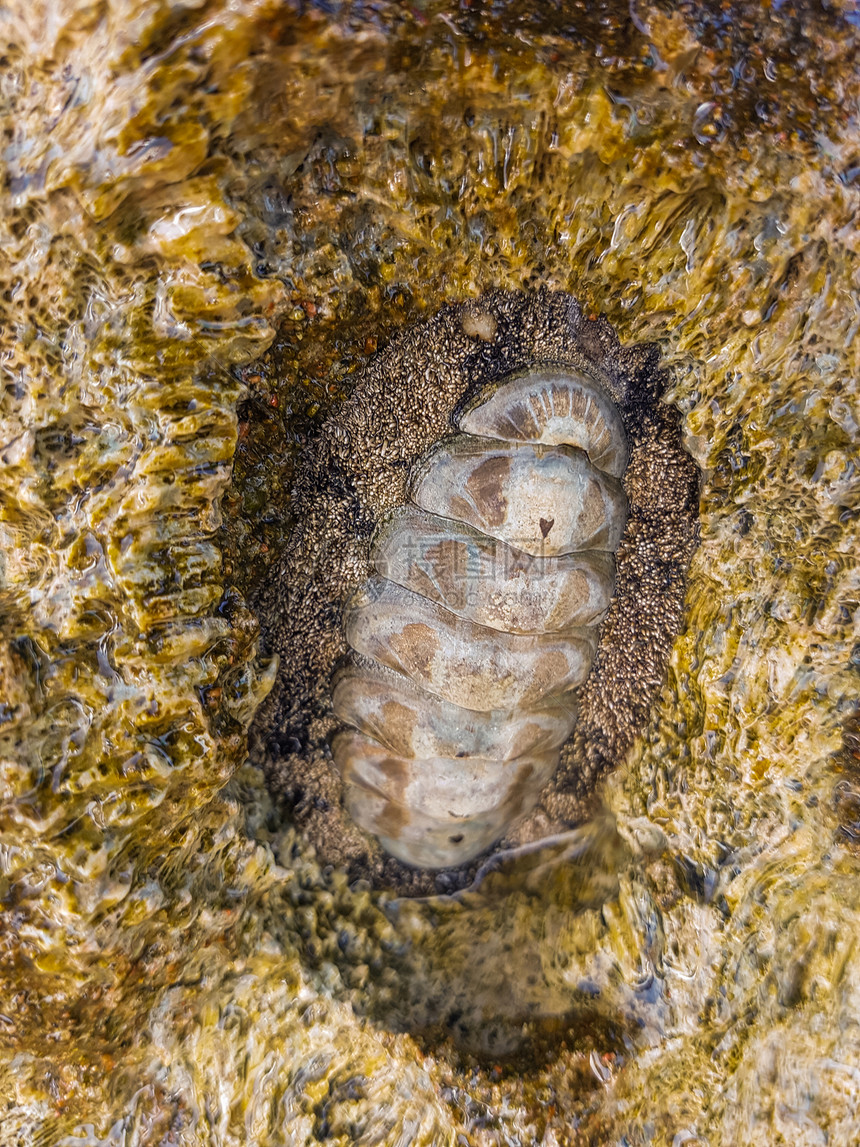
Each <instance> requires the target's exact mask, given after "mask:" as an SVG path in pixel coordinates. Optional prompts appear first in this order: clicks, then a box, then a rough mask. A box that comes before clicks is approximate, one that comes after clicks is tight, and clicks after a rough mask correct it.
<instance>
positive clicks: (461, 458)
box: [252, 290, 698, 896]
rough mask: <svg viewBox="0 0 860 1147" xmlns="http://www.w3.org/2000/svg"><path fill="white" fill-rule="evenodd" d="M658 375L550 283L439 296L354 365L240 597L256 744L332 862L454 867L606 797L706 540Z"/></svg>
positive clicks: (413, 876)
mask: <svg viewBox="0 0 860 1147" xmlns="http://www.w3.org/2000/svg"><path fill="white" fill-rule="evenodd" d="M667 381H668V380H667V376H666V375H665V374H664V372H663V371H662V370H661V369H660V365H659V354H658V352H657V349H656V347H653V346H647V345H634V346H628V347H625V346H622V345H621V344H620V342H619V340H618V337H617V335H616V333H615V332H614V330H613V329H612V327H611V326H610V324H609V323H608V322H607V321H606V320H605V319H602V318H594V317H591V316H590V315H589V314H588V313H587V312H585V311H584V310H583V309H582V307H581V306H580V305H579V303H578V302H577V300H576V299H575V298H574V297H573V296H571V295H569V294H567V293H565V292H562V291H548V290H537V291H522V292H517V291H491V292H489V293H487V294H486V295H484V296H483V297H482V298H480V299H475V300H471V301H468V302H463V303H457V304H452V305H450V306H446V307H443V308H442V309H441V310H440V311H439V312H438V313H437V314H436V315H434V316H432V317H431V318H429V319H428V320H427V321H426V322H424V323H419V324H416V325H415V326H412V327H410V328H408V329H406V330H404V331H402V332H401V333H400V334H398V335H397V336H396V337H395V338H393V339H392V340H391V342H390V343H389V344H388V345H387V346H386V347H384V348H383V349H382V350H380V351H378V352H377V353H376V354H374V355H373V356H371V357H370V358H369V359H367V360H366V361H365V362H364V363H363V364H362V365H361V367H360V369H359V370H358V371H357V372H356V374H355V376H354V377H353V378H352V380H351V381H350V389H349V393H348V394H347V395H346V396H345V397H344V398H343V399H342V400H341V402H340V403H339V404H338V405H337V407H336V408H335V409H333V410H332V412H331V413H330V414H329V416H328V418H327V419H326V420H325V422H324V423H323V424H322V425H321V426H320V427H319V429H318V432H317V433H315V434H314V435H313V436H312V437H311V438H310V439H309V441H308V442H307V445H306V447H305V448H304V449H303V451H302V452H301V455H300V457H299V460H298V462H297V467H296V478H295V482H294V485H293V488H292V491H291V496H290V512H291V517H292V522H293V525H292V528H291V530H290V533H289V537H288V540H287V544H286V546H285V548H284V551H283V553H282V555H281V557H280V558H279V560H278V562H277V564H276V566H275V567H274V571H273V576H272V578H271V579H270V580H269V581H267V582H266V584H265V585H264V586H263V587H262V591H261V593H260V595H259V596H258V597H257V599H256V600H255V601H254V608H255V610H256V611H257V613H258V614H259V616H260V618H261V623H262V625H263V631H264V634H265V640H266V647H267V649H269V650H271V651H272V652H276V653H278V654H279V655H280V659H281V668H280V673H279V677H278V681H277V683H276V686H275V688H274V690H273V692H272V694H271V696H270V698H269V700H268V701H267V702H265V703H264V705H263V707H262V709H261V711H260V714H259V715H258V719H257V722H256V725H255V728H254V730H252V737H253V740H252V758H253V759H254V760H257V761H259V763H260V764H261V765H262V766H263V768H264V769H265V772H266V777H267V783H268V784H269V787H270V790H271V792H272V793H273V795H274V796H275V797H276V799H277V800H278V801H279V802H280V803H281V804H282V807H283V808H284V810H285V811H287V812H288V813H289V815H290V817H291V819H292V821H293V822H294V823H295V825H296V827H297V829H298V830H299V832H300V833H301V834H302V835H303V837H304V838H305V839H307V840H308V841H310V842H311V843H312V844H313V846H314V847H315V849H316V851H317V854H318V856H319V857H320V858H321V859H323V860H324V861H325V862H326V863H330V864H333V865H337V866H342V867H343V868H345V869H346V870H347V872H348V873H349V874H350V876H351V877H352V878H353V879H357V878H361V879H367V880H368V881H369V882H370V883H371V884H372V885H373V886H375V887H377V888H379V889H384V890H385V891H386V892H388V893H391V892H394V893H395V894H398V895H403V896H421V895H426V894H430V893H433V892H439V891H442V892H454V891H456V890H458V889H466V888H469V887H473V886H474V885H475V881H478V882H483V881H485V879H486V877H485V876H483V875H481V874H482V873H484V872H485V871H486V865H487V864H488V863H489V862H490V859H492V858H494V859H501V858H502V857H508V858H510V859H511V861H512V862H513V863H515V864H518V863H519V861H518V860H517V858H518V857H522V856H525V855H526V853H527V852H528V851H529V850H530V849H532V848H533V847H534V846H539V845H540V842H542V841H545V840H547V839H550V838H554V837H556V836H558V834H566V833H569V832H571V831H574V830H576V829H577V826H581V825H583V824H584V823H585V822H587V821H588V820H590V819H591V818H593V817H594V816H595V815H597V814H598V813H599V810H600V781H601V780H602V778H604V777H605V776H606V775H607V774H608V773H609V772H610V771H611V770H612V769H614V768H617V767H618V766H619V765H620V764H621V763H622V761H623V760H624V759H625V755H626V754H627V752H628V750H629V749H630V747H631V746H632V744H633V742H634V740H635V738H636V736H637V734H638V733H639V732H640V731H641V730H642V728H643V725H644V723H645V721H646V720H647V717H648V714H649V711H650V706H651V704H652V702H653V700H654V698H655V697H656V695H657V692H658V690H659V689H660V687H661V685H662V683H663V681H664V679H665V669H666V663H667V659H668V656H669V652H670V650H671V647H672V642H673V640H674V637H675V635H676V634H677V633H678V630H679V626H680V624H681V619H682V610H683V600H684V588H685V574H686V569H687V566H688V563H689V560H690V556H691V554H692V552H693V549H694V548H695V545H696V541H697V507H698V473H697V471H696V468H695V465H694V464H693V463H692V460H691V459H690V458H689V456H688V455H687V454H686V452H685V451H684V449H683V444H682V441H681V434H680V418H679V415H678V412H677V411H675V410H674V409H673V408H672V407H670V406H667V405H665V404H663V403H662V402H660V395H661V393H662V392H663V389H664V387H665V385H666V383H667ZM380 844H381V846H382V847H380ZM521 850H524V851H521ZM529 855H530V853H529ZM485 857H486V859H485ZM470 858H471V859H470Z"/></svg>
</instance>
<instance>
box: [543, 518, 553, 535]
mask: <svg viewBox="0 0 860 1147" xmlns="http://www.w3.org/2000/svg"><path fill="white" fill-rule="evenodd" d="M554 525H555V518H550V519H549V521H547V519H546V518H541V520H540V532H541V535H542V536H543V537H544V538H545V537H546V536H547V534H548V533H549V532H550V530H551V529H552V528H553V526H554Z"/></svg>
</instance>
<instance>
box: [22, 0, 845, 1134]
mask: <svg viewBox="0 0 860 1147" xmlns="http://www.w3.org/2000/svg"><path fill="white" fill-rule="evenodd" d="M730 15H731V19H729V18H728V17H727V14H726V12H725V10H724V8H723V7H720V6H719V5H715V4H697V5H687V6H683V7H681V8H678V7H677V6H672V5H665V4H656V5H650V6H644V5H642V4H639V3H634V4H633V5H632V6H631V4H629V3H627V2H624V3H619V4H610V5H604V6H600V7H594V8H591V9H588V8H587V7H586V6H582V5H578V4H570V5H562V6H546V5H537V4H534V3H531V2H530V0H513V2H512V3H510V4H495V5H492V6H490V5H486V4H480V3H473V4H463V5H460V6H459V7H454V6H451V5H447V4H441V3H436V2H435V0H433V2H430V3H426V4H424V3H418V4H415V5H413V6H404V5H401V4H399V3H398V4H395V3H392V4H388V3H376V4H363V3H362V4H338V3H332V4H314V5H306V6H291V5H283V4H274V3H265V2H258V3H254V2H248V3H244V2H243V3H234V4H230V5H227V4H224V3H222V2H220V0H206V2H204V3H202V4H195V5H192V6H186V7H181V6H180V7H177V6H176V5H172V6H171V5H155V6H153V5H151V4H139V3H134V2H130V0H128V2H119V0H118V2H117V3H111V4H107V5H99V6H95V7H94V6H92V5H83V4H73V5H66V6H63V8H62V11H60V10H59V9H58V8H57V6H51V5H40V4H29V5H24V4H23V3H14V4H12V5H9V6H7V12H6V23H5V25H4V27H5V30H6V36H5V43H4V63H3V84H2V92H0V115H2V119H3V128H4V132H5V143H4V152H3V163H4V175H5V179H4V182H3V187H2V192H0V194H2V212H0V217H2V222H0V227H2V234H3V240H2V245H0V274H2V281H3V288H2V304H0V305H2V309H3V326H4V344H3V382H4V391H3V396H2V404H0V414H2V440H0V454H2V462H3V465H2V467H0V486H2V494H3V509H2V515H0V518H2V520H0V530H2V547H0V549H2V568H0V574H2V589H0V616H2V619H3V632H2V643H0V691H2V692H0V758H2V770H0V781H2V810H3V811H2V815H3V822H2V835H3V849H2V865H3V867H2V874H0V896H2V906H3V918H4V930H3V937H2V940H3V943H2V968H0V974H2V995H3V1000H4V1003H3V1007H2V1009H0V1011H2V1017H3V1018H2V1020H0V1040H2V1046H3V1049H4V1053H3V1062H2V1075H0V1078H2V1080H3V1083H2V1096H3V1101H4V1102H3V1105H2V1115H0V1140H3V1141H4V1142H6V1141H9V1142H11V1143H16V1144H17V1143H21V1144H28V1143H39V1142H45V1141H46V1137H47V1138H48V1139H50V1141H52V1142H56V1143H63V1144H78V1145H80V1144H83V1143H111V1142H117V1141H119V1140H120V1139H122V1138H123V1137H124V1138H125V1139H126V1141H128V1142H133V1141H134V1140H135V1138H136V1139H137V1140H138V1141H140V1142H143V1141H149V1142H163V1143H169V1142H175V1141H178V1140H184V1141H185V1142H188V1143H206V1142H209V1141H211V1139H212V1138H213V1136H215V1137H218V1138H219V1139H220V1141H222V1142H224V1143H236V1144H244V1143H247V1142H257V1143H261V1144H262V1143H272V1144H275V1143H283V1142H284V1140H285V1137H287V1136H290V1135H291V1136H292V1138H293V1141H294V1142H297V1143H315V1142H322V1141H326V1142H332V1141H335V1142H341V1143H347V1142H365V1143H379V1142H391V1143H396V1142H428V1143H430V1142H449V1141H452V1142H453V1141H456V1139H457V1136H458V1135H459V1136H468V1138H469V1140H470V1141H471V1142H473V1143H475V1144H484V1143H495V1142H501V1141H508V1142H514V1141H517V1142H520V1143H543V1144H545V1145H547V1147H550V1145H551V1144H553V1143H558V1144H561V1143H587V1142H598V1143H599V1142H607V1141H614V1140H619V1141H620V1140H621V1139H622V1137H623V1138H626V1140H627V1142H629V1143H631V1144H639V1143H646V1142H647V1143H651V1144H655V1143H665V1144H671V1143H673V1142H688V1143H694V1142H696V1141H697V1140H698V1141H699V1142H707V1143H708V1144H710V1147H715V1145H716V1144H734V1143H737V1142H745V1143H746V1142H748V1143H762V1144H764V1143H771V1142H773V1141H774V1140H776V1139H778V1138H780V1137H781V1138H783V1139H786V1140H790V1141H791V1142H794V1143H799V1144H803V1143H810V1144H811V1143H817V1142H821V1141H823V1140H824V1138H826V1137H828V1136H829V1137H830V1139H831V1140H833V1141H846V1142H847V1141H850V1139H851V1136H852V1135H853V1128H854V1127H855V1126H856V1125H857V1117H858V1112H857V1089H856V1082H855V1081H856V1073H857V1071H858V1070H860V1047H858V1040H857V1031H858V1027H857V1015H858V1004H857V999H856V991H855V989H854V987H853V985H856V984H857V983H858V982H860V969H858V968H857V966H856V965H857V955H856V952H855V950H854V948H852V946H851V943H850V938H851V937H852V936H853V935H854V934H855V933H856V930H857V925H858V915H860V910H859V908H860V906H858V897H857V892H856V889H857V887H858V884H857V864H858V861H857V855H856V840H857V832H858V828H857V822H858V815H857V807H858V806H857V792H858V776H857V760H856V748H857V741H856V697H857V665H858V655H857V648H856V647H857V642H858V635H857V632H856V616H857V573H856V553H857V546H858V539H857V506H856V485H857V484H856V456H857V436H858V425H860V415H858V411H857V402H858V398H857V385H856V376H857V369H856V368H857V360H856V355H857V331H858V327H857V313H856V306H855V303H854V300H855V298H856V294H857V287H858V283H857V281H856V274H857V273H856V248H857V225H856V220H857V217H858V206H860V204H858V187H857V156H858V154H860V141H858V138H857V128H856V122H855V118H854V117H852V116H851V114H850V112H849V114H846V109H850V108H851V107H853V106H854V103H855V102H856V99H857V91H858V83H857V78H858V77H857V67H856V58H857V29H856V21H855V19H854V14H853V12H852V11H851V9H850V6H846V5H828V6H825V5H816V6H811V5H810V6H807V5H791V6H789V5H771V6H769V7H766V8H765V7H762V6H760V5H752V4H745V3H742V4H737V5H734V6H733V8H732V11H731V14H730ZM541 288H543V289H545V290H546V291H548V292H563V293H568V294H574V295H575V296H576V297H577V298H578V299H579V300H580V303H581V305H582V308H583V314H584V315H585V316H590V315H592V314H593V315H594V316H600V315H601V314H602V315H604V316H605V317H606V320H607V321H608V322H609V323H610V324H611V325H612V326H613V327H614V329H615V330H616V331H617V333H618V337H619V339H620V342H621V343H622V344H623V345H632V344H643V343H648V342H655V341H656V342H657V343H658V344H659V349H660V355H661V360H662V362H663V364H664V367H665V368H666V370H667V371H668V372H669V376H670V377H671V380H672V381H671V384H670V386H669V388H668V390H667V391H666V393H665V394H664V396H663V397H664V401H665V402H667V403H668V404H671V405H672V407H673V408H674V409H675V410H677V411H678V412H679V413H680V417H681V431H682V435H683V439H684V444H685V447H686V449H687V450H688V451H689V452H690V453H691V454H692V456H693V457H694V459H695V461H696V463H697V465H698V467H699V469H700V471H701V473H702V475H703V481H702V488H701V501H700V506H699V510H700V527H701V543H700V546H699V549H698V551H697V553H696V555H695V556H694V558H693V560H692V564H691V567H690V572H689V580H688V586H687V591H686V595H685V598H684V612H683V616H682V617H681V618H680V633H679V636H678V637H677V639H676V640H675V641H674V643H673V645H672V649H671V653H670V659H669V675H668V680H667V682H666V684H665V686H664V687H663V689H662V691H661V692H660V694H659V697H658V698H657V703H656V709H655V711H654V716H653V718H652V719H651V720H650V722H649V723H648V725H647V727H646V728H645V729H644V730H643V731H642V733H641V734H640V735H639V736H638V737H637V739H636V740H635V741H634V742H633V743H632V744H631V746H630V748H629V750H628V752H627V755H626V757H625V760H624V761H623V762H622V763H621V765H620V767H618V768H617V769H615V771H614V772H613V773H612V775H611V777H610V778H609V779H608V781H607V782H606V784H605V787H604V789H603V800H604V802H605V805H606V807H607V809H608V811H609V814H610V817H609V819H608V820H607V821H606V822H603V823H604V826H605V825H611V824H612V819H611V818H612V817H614V824H615V828H614V829H613V830H612V831H611V832H609V831H608V829H607V834H606V835H601V834H600V833H598V834H597V836H596V837H594V838H592V837H591V836H588V837H587V839H582V840H580V844H581V846H582V847H581V850H580V851H579V852H576V853H575V854H574V853H569V854H567V856H566V857H565V858H564V863H563V864H562V865H561V866H560V867H557V868H554V867H553V866H552V864H550V867H549V868H547V867H544V866H543V865H542V862H541V861H540V860H539V859H536V860H535V870H534V871H535V875H534V877H533V879H532V881H531V882H526V886H525V887H523V886H522V883H521V882H520V884H519V885H517V886H515V887H512V885H511V883H510V882H509V881H508V877H507V875H506V872H505V870H500V871H499V872H498V873H496V874H494V875H492V876H491V877H489V878H488V882H487V883H485V885H484V888H485V893H484V896H485V899H484V900H482V901H480V902H463V901H462V900H461V899H459V898H458V897H457V896H456V895H455V896H454V898H453V899H445V898H444V897H443V898H442V900H441V902H439V903H435V902H433V903H429V904H421V903H418V902H417V901H409V903H408V904H407V903H404V902H402V901H397V902H396V903H392V902H391V901H388V902H386V900H385V897H384V896H381V895H380V894H379V893H376V892H374V891H372V890H371V889H369V888H367V887H366V886H364V885H362V884H360V883H359V884H358V885H356V884H355V883H354V882H353V883H351V882H350V881H349V879H348V878H347V877H346V875H345V871H344V870H343V869H342V868H340V867H339V866H333V867H331V868H326V867H324V866H323V865H321V864H320V863H318V862H317V861H316V860H315V858H314V857H313V856H312V855H311V854H310V853H309V852H308V849H307V846H306V844H305V843H304V840H303V837H302V835H301V834H300V833H297V832H296V829H295V824H294V822H295V820H296V819H299V820H300V819H301V818H302V817H303V816H307V815H318V814H319V813H320V811H321V810H320V809H318V808H310V807H309V806H310V805H313V803H314V800H315V798H316V796H318V795H319V794H314V793H312V792H311V791H308V792H307V793H304V794H303V793H302V792H299V791H298V790H296V791H295V792H294V793H293V794H292V798H291V801H290V802H289V803H290V804H291V805H292V806H293V807H292V809H290V808H289V807H287V806H286V805H285V804H284V803H282V802H281V803H279V802H278V800H277V799H273V797H272V794H271V793H270V792H269V791H268V790H267V789H266V788H265V786H264V784H263V780H262V778H261V774H260V772H259V770H255V769H241V770H240V771H238V772H237V769H239V767H240V765H241V763H242V761H243V760H244V758H245V756H246V752H247V743H248V742H247V731H248V727H249V724H250V721H251V719H252V716H253V713H254V712H255V711H256V709H257V707H258V703H259V702H260V700H261V698H262V697H263V695H264V694H265V693H266V691H267V689H268V688H269V686H270V685H271V683H272V679H273V670H274V667H273V666H272V665H270V664H268V663H267V661H266V656H267V653H266V651H265V650H264V651H262V656H261V655H260V654H261V651H260V648H259V630H258V625H257V620H256V617H255V611H259V613H260V615H261V616H262V614H263V610H262V608H261V602H262V596H263V587H264V586H265V585H266V584H268V583H270V582H271V579H272V576H273V572H274V570H275V568H276V564H277V562H278V561H279V560H280V555H281V553H282V552H283V548H284V546H285V544H286V540H287V538H288V537H289V536H290V534H291V533H292V531H293V530H294V528H295V525H296V521H295V518H294V517H293V516H292V514H293V511H292V509H291V506H290V500H289V491H290V490H291V489H292V488H293V486H294V485H295V483H296V480H297V475H298V473H299V459H300V457H301V456H302V453H303V451H305V450H306V449H307V448H309V446H310V445H311V444H312V443H313V442H314V441H315V440H316V439H317V437H318V435H319V434H320V432H321V427H322V426H323V424H324V423H325V422H326V420H327V419H329V418H331V417H332V416H334V415H336V414H337V412H338V411H339V410H341V409H343V408H345V406H346V404H348V403H349V401H350V396H351V395H352V394H354V393H355V389H356V380H357V377H358V375H359V373H360V371H361V369H362V368H363V367H364V364H365V363H366V362H368V361H369V360H370V359H371V358H372V357H373V356H374V354H376V353H377V352H380V351H381V352H382V353H383V354H384V353H386V348H388V347H390V346H391V345H392V344H393V343H394V341H395V339H396V337H397V336H398V335H399V334H400V333H401V332H403V331H404V330H406V329H407V328H411V327H414V326H416V325H419V324H421V323H423V322H427V321H428V320H430V319H432V317H433V316H435V315H437V314H439V313H440V312H441V311H442V310H443V309H444V308H445V306H446V305H448V304H453V305H456V306H462V304H463V303H464V302H467V301H468V300H474V299H477V298H478V297H479V296H481V295H484V294H486V293H487V292H490V291H499V292H512V293H521V292H522V293H525V294H528V295H534V294H536V293H537V292H539V290H540V289H541ZM476 316H477V317H476V318H475V321H474V322H472V323H471V324H470V331H471V333H470V334H469V337H470V339H471V340H472V341H473V342H474V343H475V345H478V344H481V345H484V344H485V341H486V338H487V336H490V338H492V337H493V335H494V333H495V332H494V331H493V329H492V323H491V322H489V321H488V320H486V318H484V319H482V318H481V317H480V313H479V312H476ZM467 333H468V332H467ZM367 416H368V418H371V417H373V416H378V411H376V410H373V411H370V410H368V412H367ZM246 602H248V603H250V607H249V605H246V604H245V603H246ZM292 748H293V749H295V748H296V747H295V746H292ZM298 749H299V750H300V749H301V746H300V745H299V746H298ZM231 777H232V779H230V778H231ZM275 797H276V798H277V793H276V794H275ZM303 799H304V800H306V801H307V802H308V803H307V804H306V805H304V806H303V803H302V802H303ZM590 850H591V851H590ZM553 856H554V859H558V857H557V856H556V855H555V854H553ZM589 856H590V857H591V858H592V860H594V861H595V863H590V862H589V863H588V864H587V865H586V866H585V867H578V860H581V859H583V858H587V857H589ZM586 875H588V877H589V879H585V877H586ZM589 880H591V881H593V884H592V883H589ZM577 897H579V898H577ZM509 909H510V911H509ZM473 914H474V915H473ZM470 921H474V922H475V924H476V926H477V925H479V924H480V926H481V927H482V928H483V929H485V930H486V931H488V932H490V933H491V936H490V941H491V942H490V944H489V947H488V948H485V949H483V951H482V953H479V954H481V955H482V962H480V967H481V968H483V969H485V970H486V973H487V977H489V976H490V975H492V974H495V975H498V974H499V965H500V964H505V962H507V963H506V966H507V969H508V971H509V979H508V984H509V985H510V986H511V991H509V992H507V994H505V992H503V991H502V990H500V991H499V992H497V993H495V997H497V999H496V998H494V993H493V991H492V990H491V988H490V986H489V984H490V983H491V981H490V980H489V979H487V982H486V983H485V984H483V985H481V991H480V992H479V993H478V994H477V995H476V996H475V1006H474V1008H473V1010H471V1011H468V1009H467V1010H466V1011H464V1012H463V1013H462V1014H461V1015H460V1016H458V1015H457V1014H456V1009H457V1006H459V1004H460V1003H461V1002H463V1001H465V1002H466V1003H468V1000H469V997H470V994H471V993H472V989H473V987H474V983H475V981H474V969H471V968H470V964H471V963H473V962H474V963H475V965H476V966H477V965H478V961H473V956H474V955H475V953H476V947H475V945H474V941H471V942H470V940H469V927H470ZM518 938H523V941H524V942H523V944H522V945H520V946H519V947H517V941H518ZM526 938H527V942H526ZM446 945H447V947H446ZM446 950H447V952H448V957H447V960H446ZM511 952H514V953H515V955H516V957H517V958H516V959H512V958H511V956H510V954H511ZM503 970H504V969H503ZM496 982H497V983H500V984H501V983H502V982H503V981H502V978H501V977H500V978H499V979H498V980H497V981H496ZM589 983H592V984H593V985H595V986H596V987H598V988H599V989H600V994H599V995H596V996H594V997H593V1000H592V1005H591V1006H589V1005H588V1002H587V990H588V985H589ZM403 986H405V988H406V989H408V990H402V988H403ZM595 1001H596V1003H595ZM604 1004H605V1005H606V1006H605V1007H604ZM514 1035H516V1036H517V1039H514V1038H513V1036H514ZM484 1036H486V1038H484ZM518 1041H519V1042H518ZM497 1051H498V1055H496V1052H497Z"/></svg>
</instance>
